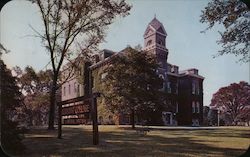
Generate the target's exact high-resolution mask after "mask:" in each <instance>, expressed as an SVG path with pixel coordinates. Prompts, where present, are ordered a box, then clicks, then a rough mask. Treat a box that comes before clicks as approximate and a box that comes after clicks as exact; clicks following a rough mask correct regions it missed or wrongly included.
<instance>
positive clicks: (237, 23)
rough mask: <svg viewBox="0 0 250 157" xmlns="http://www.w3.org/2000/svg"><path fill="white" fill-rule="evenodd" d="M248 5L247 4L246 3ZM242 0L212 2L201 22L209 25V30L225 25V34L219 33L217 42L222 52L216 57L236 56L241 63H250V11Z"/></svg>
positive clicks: (217, 0)
mask: <svg viewBox="0 0 250 157" xmlns="http://www.w3.org/2000/svg"><path fill="white" fill-rule="evenodd" d="M245 3H246V2H245ZM245 3H243V2H242V1H240V0H227V1H225V0H212V1H211V2H209V3H208V5H207V6H206V7H205V9H204V10H202V15H201V19H200V22H202V23H208V28H207V30H208V29H211V28H212V27H214V26H215V24H223V26H224V29H225V30H224V32H219V33H220V35H221V39H219V40H218V41H217V43H218V44H221V45H222V48H223V49H222V50H220V51H219V53H218V54H217V55H216V56H222V55H224V54H234V55H235V56H240V57H241V58H240V59H239V61H240V62H243V63H244V62H245V63H246V62H249V61H250V54H249V50H250V10H249V7H247V5H246V4H245Z"/></svg>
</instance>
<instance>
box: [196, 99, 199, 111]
mask: <svg viewBox="0 0 250 157" xmlns="http://www.w3.org/2000/svg"><path fill="white" fill-rule="evenodd" d="M196 108H197V111H196V112H197V113H200V103H199V101H197V102H196Z"/></svg>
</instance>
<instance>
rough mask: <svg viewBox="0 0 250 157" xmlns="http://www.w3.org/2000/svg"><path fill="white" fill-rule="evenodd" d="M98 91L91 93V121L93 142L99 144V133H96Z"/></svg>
mask: <svg viewBox="0 0 250 157" xmlns="http://www.w3.org/2000/svg"><path fill="white" fill-rule="evenodd" d="M99 96H100V93H94V94H93V95H92V116H91V117H92V122H93V144H94V145H98V144H99V133H98V121H97V100H96V98H97V97H99Z"/></svg>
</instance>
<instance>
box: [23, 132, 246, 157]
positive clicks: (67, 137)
mask: <svg viewBox="0 0 250 157" xmlns="http://www.w3.org/2000/svg"><path fill="white" fill-rule="evenodd" d="M204 131H206V130H204ZM184 133H186V134H188V133H191V132H190V131H182V130H181V131H178V130H177V131H168V130H165V131H162V130H161V131H151V132H149V133H148V134H147V135H146V136H141V135H138V134H137V133H136V131H134V130H130V129H127V130H123V129H121V128H117V127H113V128H112V129H105V128H102V127H100V144H99V145H98V146H93V145H92V130H91V127H64V128H63V139H57V138H56V137H57V131H56V130H54V131H47V130H41V129H40V130H39V129H37V130H33V131H31V133H29V134H27V135H26V139H25V140H24V144H25V145H26V147H27V150H26V152H25V154H23V156H27V155H28V156H31V157H33V156H39V157H41V156H69V157H71V156H115V157H116V156H126V157H127V156H141V157H142V156H143V157H144V156H146V157H147V156H148V157H153V156H173V157H177V156H211V157H212V156H213V157H214V156H229V157H230V156H232V157H235V156H239V155H240V154H243V153H244V151H245V150H244V149H233V148H218V147H215V146H211V145H208V144H206V142H207V141H204V140H200V139H196V138H191V137H189V136H187V137H186V136H185V137H183V136H181V135H183V134H184ZM192 133H193V134H195V135H196V134H197V136H199V134H203V131H200V132H198V131H197V132H196V131H194V132H192ZM244 133H245V132H244ZM168 134H171V136H168ZM204 134H205V135H208V136H210V134H209V133H207V132H204ZM218 135H219V134H218ZM202 136H203V135H202ZM211 136H212V135H211ZM226 136H227V135H226ZM210 142H217V141H211V140H210Z"/></svg>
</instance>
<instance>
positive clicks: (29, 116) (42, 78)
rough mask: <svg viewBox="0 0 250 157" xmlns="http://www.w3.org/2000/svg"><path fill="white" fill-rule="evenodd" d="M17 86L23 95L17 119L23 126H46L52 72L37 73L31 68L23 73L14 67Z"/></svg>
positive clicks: (27, 68)
mask: <svg viewBox="0 0 250 157" xmlns="http://www.w3.org/2000/svg"><path fill="white" fill-rule="evenodd" d="M13 70H14V71H15V73H16V75H17V80H18V86H19V87H20V90H21V92H22V93H23V94H24V95H23V101H22V106H21V107H19V108H18V115H19V119H21V120H22V124H24V125H29V126H32V125H44V124H47V119H46V118H48V107H49V93H48V92H49V90H50V86H51V78H52V71H51V70H46V71H39V72H38V73H36V72H35V70H34V69H33V68H32V67H31V66H27V67H26V68H25V69H24V71H23V70H22V69H21V68H19V67H15V68H14V69H13Z"/></svg>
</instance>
